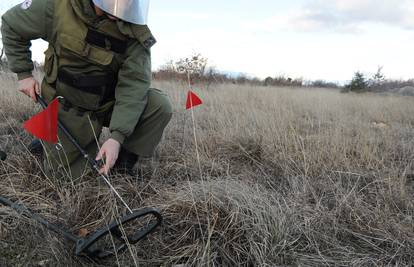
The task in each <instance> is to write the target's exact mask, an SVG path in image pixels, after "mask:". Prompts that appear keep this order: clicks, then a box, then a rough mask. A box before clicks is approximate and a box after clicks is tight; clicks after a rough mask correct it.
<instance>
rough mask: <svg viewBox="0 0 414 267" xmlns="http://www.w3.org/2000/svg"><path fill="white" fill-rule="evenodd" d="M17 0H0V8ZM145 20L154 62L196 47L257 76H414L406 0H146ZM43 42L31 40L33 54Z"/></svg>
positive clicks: (411, 6)
mask: <svg viewBox="0 0 414 267" xmlns="http://www.w3.org/2000/svg"><path fill="white" fill-rule="evenodd" d="M33 1H41V0H33ZM19 2H21V1H18V0H7V1H5V0H2V1H1V3H0V12H1V13H3V12H5V10H7V9H8V8H9V7H11V6H13V5H15V4H18V3H19ZM149 26H150V28H151V30H152V31H153V33H154V35H155V36H156V38H157V40H158V43H157V44H156V46H155V47H154V48H153V50H152V55H153V67H154V69H156V68H158V67H159V66H160V65H162V64H164V63H165V62H166V61H168V60H171V59H172V60H174V59H178V58H180V57H184V56H187V55H190V54H192V53H194V52H199V53H201V54H203V55H204V56H205V57H207V58H208V59H209V63H210V64H211V65H213V66H216V67H217V68H218V69H220V70H224V71H232V72H243V73H247V74H251V75H256V76H259V77H261V78H264V77H266V76H275V75H281V74H284V75H286V76H289V77H293V78H294V77H303V78H304V79H324V80H329V81H346V80H349V79H350V78H351V76H352V74H353V72H354V71H357V70H360V71H363V72H367V73H373V72H375V71H376V69H377V67H378V66H384V73H385V74H386V76H387V77H389V78H397V79H398V78H403V79H408V78H414V51H413V45H414V1H412V0H290V1H282V0H256V1H251V0H237V1H236V0H226V1H223V0H209V1H197V0H173V1H171V0H158V1H155V0H153V1H151V10H150V22H149ZM44 48H45V46H44V44H39V43H36V44H34V46H33V50H34V57H35V59H36V60H38V61H42V59H41V58H42V57H43V54H42V52H43V49H44Z"/></svg>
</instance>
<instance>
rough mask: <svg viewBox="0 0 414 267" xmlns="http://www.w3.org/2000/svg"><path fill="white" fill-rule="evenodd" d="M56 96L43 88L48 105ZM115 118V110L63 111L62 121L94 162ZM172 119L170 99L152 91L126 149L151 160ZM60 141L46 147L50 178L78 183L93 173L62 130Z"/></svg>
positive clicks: (45, 161)
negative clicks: (101, 138)
mask: <svg viewBox="0 0 414 267" xmlns="http://www.w3.org/2000/svg"><path fill="white" fill-rule="evenodd" d="M45 89H46V90H45ZM52 93H53V92H50V91H49V90H47V88H44V87H43V88H42V95H43V96H44V97H45V99H46V100H47V101H50V100H51V99H52V98H53V96H52V95H51V94H52ZM111 115H112V107H109V108H108V109H107V111H105V112H100V113H94V112H92V111H88V112H79V110H77V109H76V108H69V109H63V108H60V109H59V120H60V121H61V122H62V123H63V124H64V125H65V126H66V128H67V129H68V131H69V132H70V133H71V134H72V135H73V136H74V137H75V139H76V141H78V143H79V144H80V145H81V147H82V148H83V149H84V150H86V151H87V152H88V155H89V156H90V157H93V158H95V157H96V154H97V153H98V144H99V141H98V140H99V137H100V134H101V131H102V128H103V127H104V126H108V124H109V121H110V118H111ZM171 116H172V106H171V102H170V100H169V98H168V96H167V95H166V94H164V93H163V92H162V91H160V90H158V89H153V88H151V89H150V90H149V94H148V103H147V106H146V107H145V109H144V112H143V114H142V116H141V117H140V119H139V121H138V124H137V125H136V127H135V130H134V132H133V133H132V134H131V135H130V136H128V137H127V138H126V139H125V142H124V143H123V145H122V147H123V148H124V149H126V150H128V151H130V152H132V153H135V154H137V155H139V156H151V155H152V154H153V153H154V150H155V148H156V146H157V145H158V143H159V142H160V140H161V138H162V135H163V132H164V129H165V127H166V126H167V124H168V123H169V121H170V119H171ZM58 138H59V143H58V145H51V144H46V143H44V147H45V152H46V153H44V155H45V157H44V162H43V164H44V171H45V173H46V175H48V176H49V177H55V178H64V177H67V178H71V179H76V178H79V177H81V176H83V175H84V174H86V173H87V172H88V171H89V170H90V166H89V165H88V163H87V161H86V159H85V158H84V157H83V156H82V155H81V154H80V152H79V151H78V150H77V149H76V147H75V146H74V145H73V144H72V143H71V142H70V141H69V139H68V138H67V137H66V136H65V135H64V134H63V133H62V131H61V130H60V129H59V132H58Z"/></svg>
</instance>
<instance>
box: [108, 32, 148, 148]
mask: <svg viewBox="0 0 414 267" xmlns="http://www.w3.org/2000/svg"><path fill="white" fill-rule="evenodd" d="M126 55H127V56H126V58H125V61H124V64H123V65H122V67H121V69H120V71H119V75H118V84H117V87H116V89H115V99H116V102H115V106H114V111H113V113H112V117H111V122H110V125H109V130H110V131H111V137H112V138H113V139H115V140H117V141H118V142H119V143H121V144H122V143H123V142H124V140H125V138H126V137H128V136H129V135H131V134H132V132H133V131H134V129H135V127H136V125H137V123H138V120H139V118H140V117H141V115H142V113H143V112H144V109H145V106H146V105H147V100H148V91H149V87H150V84H151V53H150V50H149V49H146V48H144V47H143V46H142V45H141V44H140V43H139V42H138V41H136V40H134V41H131V43H130V44H129V45H128V49H127V52H126Z"/></svg>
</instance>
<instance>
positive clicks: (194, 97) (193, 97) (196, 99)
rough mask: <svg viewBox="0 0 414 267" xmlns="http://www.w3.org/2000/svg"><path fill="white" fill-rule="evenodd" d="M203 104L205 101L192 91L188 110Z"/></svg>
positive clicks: (187, 106) (188, 98) (189, 94)
mask: <svg viewBox="0 0 414 267" xmlns="http://www.w3.org/2000/svg"><path fill="white" fill-rule="evenodd" d="M201 104H203V101H201V99H200V98H199V97H198V96H197V95H196V94H194V93H193V92H191V91H188V95H187V104H186V109H190V108H193V107H195V106H198V105H201Z"/></svg>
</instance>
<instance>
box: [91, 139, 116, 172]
mask: <svg viewBox="0 0 414 267" xmlns="http://www.w3.org/2000/svg"><path fill="white" fill-rule="evenodd" d="M120 150H121V144H120V143H119V142H118V141H116V140H114V139H112V138H110V139H108V140H107V141H106V142H105V143H104V144H103V146H102V147H101V149H100V150H99V152H98V155H97V156H96V160H97V161H99V160H102V159H103V158H105V165H104V166H103V167H102V168H101V169H100V170H99V174H102V173H105V174H106V175H108V173H109V170H110V169H111V168H112V167H113V166H114V165H115V162H116V160H117V159H118V155H119V151H120Z"/></svg>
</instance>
